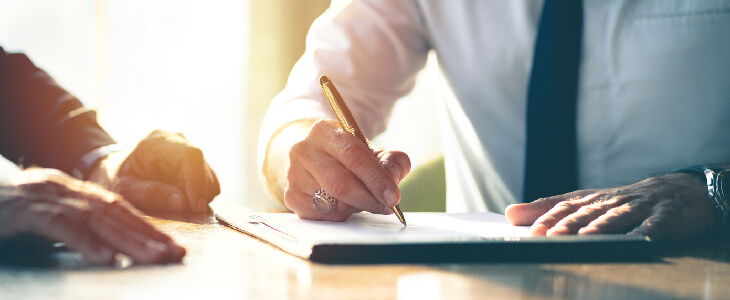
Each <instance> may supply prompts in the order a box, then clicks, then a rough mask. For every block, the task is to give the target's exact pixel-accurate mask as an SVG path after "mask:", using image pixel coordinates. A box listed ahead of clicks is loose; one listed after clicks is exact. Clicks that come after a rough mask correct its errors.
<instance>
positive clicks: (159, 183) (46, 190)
mask: <svg viewBox="0 0 730 300" xmlns="http://www.w3.org/2000/svg"><path fill="white" fill-rule="evenodd" d="M90 181H94V182H90ZM90 181H81V180H77V179H74V178H72V177H70V176H68V175H67V174H65V173H63V172H61V171H58V170H54V169H40V168H29V169H26V170H24V171H22V172H21V173H20V174H19V175H18V176H16V177H14V178H13V179H12V180H11V181H10V182H3V183H0V240H2V239H6V238H10V237H13V236H16V235H18V234H32V235H38V236H42V237H44V238H46V239H48V240H50V241H58V242H63V243H65V244H66V245H67V246H68V247H69V248H71V249H73V250H76V251H79V252H80V253H81V254H83V255H84V256H85V257H86V258H87V259H89V260H90V261H93V262H99V263H111V262H112V261H113V259H114V256H115V254H116V253H123V254H126V255H128V256H129V257H131V258H132V259H133V260H134V262H135V263H138V264H148V263H168V262H179V261H181V260H182V258H183V256H184V255H185V249H184V248H183V247H181V246H180V245H178V244H177V243H176V242H175V241H174V240H173V239H172V238H171V237H170V236H168V235H166V234H165V233H163V232H161V231H159V230H158V229H156V228H155V227H153V226H152V225H151V224H149V223H148V222H147V221H145V220H144V219H143V218H142V217H141V215H142V214H141V213H140V212H139V211H138V210H137V209H141V210H146V211H153V210H166V211H191V212H205V211H206V209H207V204H208V203H209V202H210V201H212V200H213V198H214V197H215V196H216V195H218V194H219V193H220V186H219V183H218V179H217V177H216V175H215V173H214V172H213V171H212V170H211V168H210V166H208V164H207V163H206V162H205V160H204V158H203V155H202V153H201V151H200V149H198V148H195V147H194V146H192V145H191V144H190V143H189V142H188V141H187V140H186V139H185V138H184V137H183V136H182V135H180V134H176V133H168V132H164V131H155V132H153V133H151V134H150V135H149V136H147V137H146V138H144V139H143V140H142V141H141V142H140V143H139V144H138V145H137V146H136V147H135V148H134V149H133V150H132V151H131V152H130V151H127V152H117V153H113V154H110V155H109V156H108V157H106V158H105V159H103V160H102V161H101V162H100V163H99V164H97V166H95V168H94V169H93V170H92V172H91V176H90ZM135 207H136V208H135Z"/></svg>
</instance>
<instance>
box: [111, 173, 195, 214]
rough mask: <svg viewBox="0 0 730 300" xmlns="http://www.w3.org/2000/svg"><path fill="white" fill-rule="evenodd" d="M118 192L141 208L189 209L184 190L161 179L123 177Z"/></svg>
mask: <svg viewBox="0 0 730 300" xmlns="http://www.w3.org/2000/svg"><path fill="white" fill-rule="evenodd" d="M116 192H117V193H119V194H120V195H122V196H124V198H125V199H126V200H127V201H129V202H130V203H132V204H133V205H134V206H135V207H137V208H139V209H140V210H145V211H174V212H181V211H186V210H187V209H188V206H187V199H186V198H185V193H184V192H183V191H181V190H180V189H179V188H178V187H176V186H174V185H169V184H166V183H162V182H159V181H151V180H141V179H136V178H134V177H122V178H119V183H118V184H117V185H116Z"/></svg>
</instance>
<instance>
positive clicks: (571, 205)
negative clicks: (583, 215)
mask: <svg viewBox="0 0 730 300" xmlns="http://www.w3.org/2000/svg"><path fill="white" fill-rule="evenodd" d="M576 205H577V204H575V203H573V202H571V201H561V202H559V203H558V204H556V205H555V207H556V208H558V209H573V208H575V207H576Z"/></svg>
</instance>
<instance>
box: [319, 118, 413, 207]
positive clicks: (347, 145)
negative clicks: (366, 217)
mask: <svg viewBox="0 0 730 300" xmlns="http://www.w3.org/2000/svg"><path fill="white" fill-rule="evenodd" d="M317 144H318V145H324V147H323V150H324V151H325V152H327V153H328V154H329V155H330V156H332V157H333V158H335V159H336V160H337V161H339V162H340V163H341V164H342V165H343V166H344V167H345V168H346V169H347V170H349V171H350V172H352V174H354V175H355V177H357V178H358V179H359V180H360V182H362V184H363V185H364V186H365V187H366V188H367V189H368V190H369V191H370V193H371V194H372V195H373V197H375V199H376V200H378V202H380V203H381V204H382V205H385V206H387V207H393V206H395V205H396V204H398V202H399V201H400V190H399V189H398V185H397V184H396V182H395V180H394V179H393V177H392V176H391V175H390V173H388V171H386V170H385V168H383V166H382V165H381V164H380V162H379V161H378V159H377V158H376V157H375V156H374V155H373V153H372V152H371V151H370V148H368V146H367V145H366V144H364V143H362V142H361V141H360V140H358V139H357V138H355V137H354V136H353V135H351V134H349V133H348V132H346V131H344V130H342V129H340V130H338V131H336V132H335V133H334V138H329V139H324V140H320V141H318V143H317Z"/></svg>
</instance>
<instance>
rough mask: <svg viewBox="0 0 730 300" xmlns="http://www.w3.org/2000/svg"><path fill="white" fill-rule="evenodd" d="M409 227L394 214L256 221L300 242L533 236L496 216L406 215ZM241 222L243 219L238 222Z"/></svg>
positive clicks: (276, 216) (280, 216)
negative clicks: (319, 219) (338, 218)
mask: <svg viewBox="0 0 730 300" xmlns="http://www.w3.org/2000/svg"><path fill="white" fill-rule="evenodd" d="M405 217H406V221H407V224H408V226H403V224H401V223H400V222H399V221H398V218H396V217H395V216H393V215H375V214H370V213H358V214H354V215H352V216H351V217H350V218H349V219H347V221H345V222H327V221H311V220H301V219H299V218H298V217H297V216H296V215H294V214H275V213H267V214H255V216H254V217H253V218H251V219H249V220H248V222H256V221H257V220H258V221H259V222H261V223H263V224H265V225H266V226H268V227H270V228H272V230H273V229H275V230H277V231H280V232H282V233H284V234H286V235H288V236H290V237H292V238H295V239H296V240H298V241H299V242H300V243H310V244H318V243H335V244H336V243H351V242H365V243H390V242H393V243H398V242H439V241H460V240H463V241H468V240H483V239H491V238H519V237H527V236H530V231H529V227H528V226H513V225H511V224H510V223H509V222H507V219H506V218H505V217H504V215H501V214H496V213H458V214H454V213H407V214H405ZM238 221H240V220H238Z"/></svg>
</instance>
